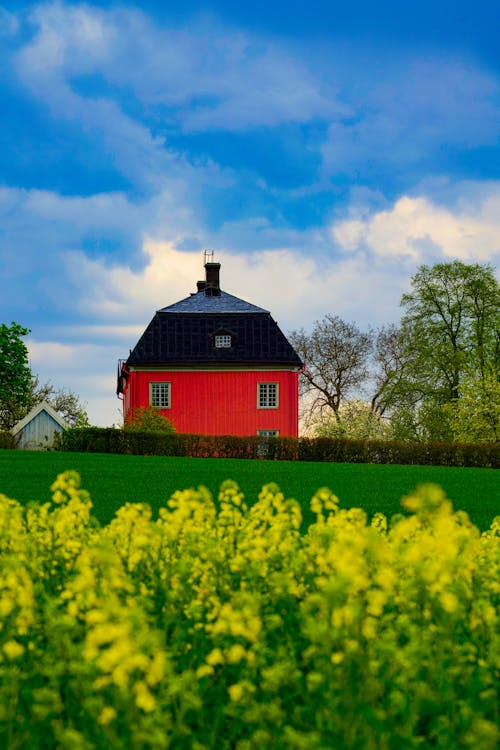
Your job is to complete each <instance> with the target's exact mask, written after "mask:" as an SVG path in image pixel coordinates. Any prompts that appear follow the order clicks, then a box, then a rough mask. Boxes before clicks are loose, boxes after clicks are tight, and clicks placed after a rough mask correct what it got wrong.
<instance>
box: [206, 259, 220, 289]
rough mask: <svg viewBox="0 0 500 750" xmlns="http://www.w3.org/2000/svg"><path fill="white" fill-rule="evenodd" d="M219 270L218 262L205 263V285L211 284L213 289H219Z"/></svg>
mask: <svg viewBox="0 0 500 750" xmlns="http://www.w3.org/2000/svg"><path fill="white" fill-rule="evenodd" d="M219 271H220V263H205V278H206V280H207V286H211V287H212V288H213V289H220V282H219Z"/></svg>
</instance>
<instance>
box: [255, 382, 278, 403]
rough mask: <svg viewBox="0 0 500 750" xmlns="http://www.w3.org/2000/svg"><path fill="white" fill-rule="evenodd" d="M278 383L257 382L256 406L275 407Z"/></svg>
mask: <svg viewBox="0 0 500 750" xmlns="http://www.w3.org/2000/svg"><path fill="white" fill-rule="evenodd" d="M278 386H279V383H257V408H258V409H277V408H278V396H279V388H278Z"/></svg>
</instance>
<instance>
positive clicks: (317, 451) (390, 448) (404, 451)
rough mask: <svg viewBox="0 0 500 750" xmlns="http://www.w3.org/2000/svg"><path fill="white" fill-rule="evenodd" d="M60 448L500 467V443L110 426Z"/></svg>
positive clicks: (78, 433) (80, 433)
mask: <svg viewBox="0 0 500 750" xmlns="http://www.w3.org/2000/svg"><path fill="white" fill-rule="evenodd" d="M59 450H64V451H80V452H86V453H128V454H135V455H156V456H158V455H159V456H192V457H198V458H209V457H211V458H254V459H255V458H266V459H271V460H273V459H274V460H299V461H331V462H336V463H373V464H418V465H424V466H425V465H433V466H477V467H483V468H495V469H497V468H500V444H498V443H404V442H395V441H386V440H346V439H341V438H337V439H332V438H299V439H298V440H297V439H294V438H262V437H257V436H255V437H254V436H251V437H234V436H230V435H222V436H220V435H187V434H182V433H175V434H173V435H168V434H165V433H161V432H136V431H129V430H119V429H116V428H107V427H86V428H74V429H70V430H67V431H66V432H65V433H64V434H63V436H62V438H61V440H60V443H59Z"/></svg>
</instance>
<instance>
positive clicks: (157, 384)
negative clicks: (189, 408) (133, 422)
mask: <svg viewBox="0 0 500 750" xmlns="http://www.w3.org/2000/svg"><path fill="white" fill-rule="evenodd" d="M155 401H156V402H157V403H155ZM149 403H150V406H152V407H154V408H155V409H170V406H171V383H169V382H167V381H165V380H161V381H151V382H150V383H149Z"/></svg>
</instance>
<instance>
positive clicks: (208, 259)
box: [203, 250, 214, 266]
mask: <svg viewBox="0 0 500 750" xmlns="http://www.w3.org/2000/svg"><path fill="white" fill-rule="evenodd" d="M213 260H214V251H213V250H204V251H203V266H205V265H206V264H207V263H213Z"/></svg>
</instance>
